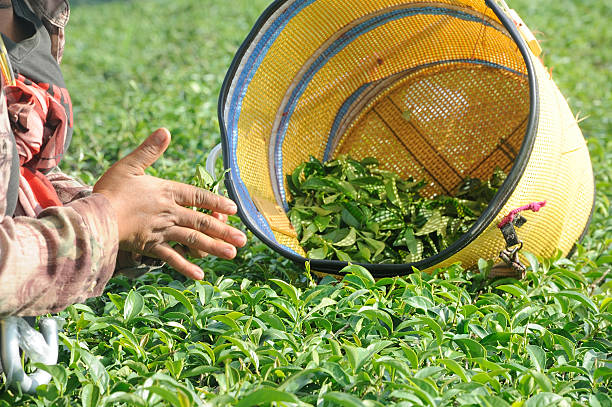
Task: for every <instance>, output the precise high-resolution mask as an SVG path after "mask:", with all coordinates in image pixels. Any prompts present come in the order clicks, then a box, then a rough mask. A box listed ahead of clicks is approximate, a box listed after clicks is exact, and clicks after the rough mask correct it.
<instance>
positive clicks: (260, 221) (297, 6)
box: [228, 0, 316, 256]
mask: <svg viewBox="0 0 612 407" xmlns="http://www.w3.org/2000/svg"><path fill="white" fill-rule="evenodd" d="M315 1H316V0H298V1H296V2H295V3H293V4H292V5H290V6H289V7H288V8H287V9H286V10H285V11H284V12H283V13H282V14H281V15H280V16H279V17H278V18H277V19H276V20H275V21H274V22H273V23H272V24H270V26H269V27H268V29H267V30H266V32H265V33H264V34H263V35H262V36H261V38H260V40H259V42H258V43H257V45H256V46H255V48H253V51H252V53H251V55H250V56H249V58H248V59H247V61H246V62H245V63H244V64H243V67H245V69H243V70H242V72H241V74H240V77H239V78H238V81H237V83H236V87H235V88H234V92H233V95H232V98H231V103H230V110H229V114H228V123H229V128H228V130H229V132H228V136H229V141H230V142H229V143H228V144H229V146H230V149H231V154H229V157H228V158H229V164H230V171H231V172H232V178H233V179H234V180H236V181H237V182H235V183H234V184H235V186H236V191H237V193H238V195H239V196H240V199H241V200H242V202H243V203H244V205H243V206H244V207H243V210H244V211H245V212H248V213H249V214H250V215H251V217H252V218H254V219H255V222H256V223H257V226H258V227H259V230H260V231H261V232H262V233H264V234H265V235H266V236H268V237H269V238H270V239H272V240H274V241H276V238H275V237H274V233H273V232H272V229H270V225H269V224H268V222H267V221H266V219H265V218H264V217H263V215H262V214H261V213H260V212H259V211H258V210H257V208H256V207H255V205H254V204H253V199H252V198H251V196H250V194H249V191H248V189H247V188H246V185H245V184H244V182H242V178H241V177H240V170H239V168H238V165H237V163H236V154H237V150H238V120H239V118H240V111H241V108H242V101H243V100H244V97H245V95H246V92H247V89H248V86H249V85H250V83H251V81H252V80H253V77H254V76H255V72H256V71H257V69H258V68H259V66H260V65H261V63H262V62H263V60H264V58H265V56H266V54H267V52H268V50H269V49H270V47H271V46H272V44H273V43H274V41H275V40H276V39H277V38H278V36H279V35H280V34H281V32H282V31H283V29H284V28H285V26H286V25H287V24H288V23H289V21H290V20H291V19H292V18H293V17H295V16H296V15H297V14H298V13H299V12H300V11H302V9H304V8H305V7H307V6H309V5H310V4H312V3H314V2H315ZM281 246H282V247H283V248H285V249H286V250H288V251H290V252H292V253H295V254H296V255H298V256H299V254H298V253H296V252H295V251H294V250H292V249H291V248H289V247H286V246H283V245H281Z"/></svg>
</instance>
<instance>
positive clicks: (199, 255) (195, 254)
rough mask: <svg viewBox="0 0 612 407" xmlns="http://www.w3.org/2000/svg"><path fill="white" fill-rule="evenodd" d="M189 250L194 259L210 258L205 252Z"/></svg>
mask: <svg viewBox="0 0 612 407" xmlns="http://www.w3.org/2000/svg"><path fill="white" fill-rule="evenodd" d="M188 249H189V255H190V256H191V257H193V258H194V259H203V258H204V257H207V256H208V253H206V252H205V251H202V250H198V249H194V248H191V247H188Z"/></svg>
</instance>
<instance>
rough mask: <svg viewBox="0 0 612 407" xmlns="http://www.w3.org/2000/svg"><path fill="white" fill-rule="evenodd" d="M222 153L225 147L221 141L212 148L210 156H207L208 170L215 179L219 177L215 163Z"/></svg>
mask: <svg viewBox="0 0 612 407" xmlns="http://www.w3.org/2000/svg"><path fill="white" fill-rule="evenodd" d="M221 153H223V149H222V145H221V143H219V144H217V145H216V146H214V147H213V149H212V150H210V152H209V153H208V157H206V172H208V173H209V174H210V175H211V176H212V177H213V178H214V179H217V174H216V171H215V163H216V162H217V158H219V155H220V154H221Z"/></svg>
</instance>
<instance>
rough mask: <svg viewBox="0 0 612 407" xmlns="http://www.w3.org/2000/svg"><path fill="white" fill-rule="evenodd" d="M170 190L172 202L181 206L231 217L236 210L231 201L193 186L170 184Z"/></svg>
mask: <svg viewBox="0 0 612 407" xmlns="http://www.w3.org/2000/svg"><path fill="white" fill-rule="evenodd" d="M169 182H171V181H169ZM171 188H172V189H171V190H172V194H173V196H174V201H175V202H176V203H177V204H179V205H181V206H195V207H196V208H201V209H210V210H211V211H213V212H219V213H223V214H226V215H233V214H235V213H236V211H237V210H238V208H237V207H236V204H235V203H234V201H232V200H231V199H228V198H226V197H224V196H221V195H217V194H214V193H212V192H210V191H207V190H205V189H202V188H198V187H195V186H193V185H187V184H181V183H180V182H171Z"/></svg>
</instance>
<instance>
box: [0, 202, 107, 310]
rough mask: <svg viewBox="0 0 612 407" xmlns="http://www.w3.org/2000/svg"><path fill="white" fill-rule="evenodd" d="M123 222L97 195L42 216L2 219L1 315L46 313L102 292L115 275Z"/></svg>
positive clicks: (0, 241)
mask: <svg viewBox="0 0 612 407" xmlns="http://www.w3.org/2000/svg"><path fill="white" fill-rule="evenodd" d="M117 249H118V241H117V223H116V220H115V216H114V213H113V210H112V208H111V207H110V204H109V202H108V200H107V199H106V198H105V197H103V196H101V195H99V194H94V195H92V196H90V197H87V198H83V199H80V200H77V201H75V202H73V203H70V204H68V205H66V206H64V207H53V208H48V209H46V210H44V211H43V212H41V213H40V215H39V217H38V218H36V219H33V218H26V217H18V218H14V219H13V218H10V217H4V218H2V220H1V222H0V316H6V315H41V314H45V313H49V312H57V311H60V310H62V309H64V308H65V307H67V306H68V305H70V304H73V303H76V302H82V301H84V300H85V299H87V298H89V297H94V296H98V295H100V294H101V293H102V291H103V289H104V286H105V285H106V283H107V282H108V280H109V279H110V277H111V276H112V275H113V271H114V268H115V261H116V256H117Z"/></svg>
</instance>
